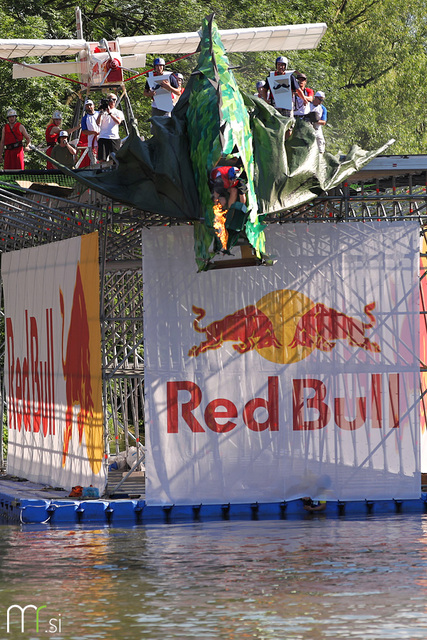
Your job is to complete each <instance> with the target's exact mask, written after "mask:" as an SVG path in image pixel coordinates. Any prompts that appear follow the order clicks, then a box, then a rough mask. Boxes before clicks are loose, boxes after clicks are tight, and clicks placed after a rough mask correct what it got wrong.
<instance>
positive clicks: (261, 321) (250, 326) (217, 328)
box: [188, 305, 281, 356]
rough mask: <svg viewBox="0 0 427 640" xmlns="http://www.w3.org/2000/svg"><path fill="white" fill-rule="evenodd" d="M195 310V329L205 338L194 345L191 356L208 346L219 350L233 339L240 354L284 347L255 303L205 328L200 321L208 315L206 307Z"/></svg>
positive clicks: (206, 348) (235, 348)
mask: <svg viewBox="0 0 427 640" xmlns="http://www.w3.org/2000/svg"><path fill="white" fill-rule="evenodd" d="M193 313H195V314H196V315H197V317H196V319H195V320H194V322H193V327H194V330H195V331H197V332H198V333H204V334H205V336H206V340H204V341H203V342H201V343H200V344H199V346H194V347H192V348H191V349H190V351H189V352H188V355H189V356H198V355H200V354H201V353H203V352H204V351H208V350H209V349H219V348H220V347H221V346H222V344H223V343H224V342H225V341H227V340H228V341H231V342H234V344H233V349H234V350H235V351H237V352H238V353H246V352H247V351H251V350H252V349H255V348H257V349H265V348H266V347H273V346H277V347H280V346H281V345H280V342H279V341H278V339H277V338H276V335H275V333H274V327H273V325H272V323H271V321H270V319H269V318H268V317H267V316H266V315H265V313H263V312H262V311H260V310H259V309H257V307H255V306H254V305H249V306H247V307H244V308H243V309H239V310H238V311H236V312H235V313H232V314H230V315H228V316H225V318H222V320H215V321H214V322H211V323H210V324H209V325H207V326H206V327H201V326H200V324H199V322H200V320H201V319H202V318H204V317H205V315H206V312H205V310H204V309H200V308H199V307H195V306H193Z"/></svg>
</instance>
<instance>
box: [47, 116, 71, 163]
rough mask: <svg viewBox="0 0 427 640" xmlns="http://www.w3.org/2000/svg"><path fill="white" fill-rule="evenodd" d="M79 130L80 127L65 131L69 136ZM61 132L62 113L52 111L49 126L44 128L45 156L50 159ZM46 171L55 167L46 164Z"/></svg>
mask: <svg viewBox="0 0 427 640" xmlns="http://www.w3.org/2000/svg"><path fill="white" fill-rule="evenodd" d="M78 129H80V126H78V127H74V128H70V129H67V132H68V134H69V135H70V134H71V133H73V131H77V130H78ZM60 131H62V113H61V112H60V111H57V110H56V111H54V112H53V113H52V118H51V120H50V121H49V124H48V125H47V127H46V132H45V138H46V144H47V149H46V155H47V156H49V157H51V155H52V150H53V149H54V148H55V146H56V144H57V142H58V136H59V132H60ZM46 169H48V170H52V169H56V167H55V166H54V165H53V164H52V163H51V162H49V161H48V162H47V165H46Z"/></svg>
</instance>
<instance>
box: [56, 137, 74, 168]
mask: <svg viewBox="0 0 427 640" xmlns="http://www.w3.org/2000/svg"><path fill="white" fill-rule="evenodd" d="M76 155H77V151H76V149H75V148H74V147H73V145H71V144H70V143H69V141H68V132H67V131H60V132H59V134H58V142H57V144H56V145H55V146H54V147H53V149H52V153H51V155H50V157H51V158H53V160H56V161H57V162H60V163H61V164H63V165H64V166H65V167H68V168H69V169H72V168H73V167H74V164H75V161H76ZM56 168H57V167H55V169H56Z"/></svg>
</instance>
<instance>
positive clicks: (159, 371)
mask: <svg viewBox="0 0 427 640" xmlns="http://www.w3.org/2000/svg"><path fill="white" fill-rule="evenodd" d="M267 250H268V252H269V253H270V254H271V255H274V256H275V257H276V260H277V261H276V263H275V265H274V266H271V267H266V266H265V267H263V266H259V267H247V268H234V269H224V270H218V271H209V272H206V273H196V266H195V262H194V252H193V233H192V228H191V227H184V226H183V227H169V228H165V227H161V228H158V229H157V228H156V229H150V230H149V231H145V232H144V242H143V253H144V258H143V267H144V318H145V319H144V335H145V389H146V429H147V433H146V444H147V448H148V452H147V461H146V470H147V487H146V492H147V502H148V503H149V504H169V503H175V504H198V503H211V504H212V503H228V502H233V503H236V502H255V501H259V502H269V501H280V500H289V499H294V498H298V497H301V496H305V495H309V496H311V497H312V498H323V499H340V500H350V499H365V498H366V499H389V498H390V499H392V498H396V499H397V498H399V499H403V498H414V497H419V496H420V493H421V487H420V485H421V477H420V460H419V456H420V452H419V447H420V438H419V432H420V419H419V384H420V376H419V308H418V301H419V292H418V291H419V282H418V276H419V226H418V224H417V223H416V222H414V223H412V222H407V223H384V222H383V223H372V224H368V223H365V224H362V223H360V224H359V223H353V224H344V223H342V224H313V225H310V226H308V225H305V224H295V225H283V226H279V225H276V226H270V227H269V228H268V229H267Z"/></svg>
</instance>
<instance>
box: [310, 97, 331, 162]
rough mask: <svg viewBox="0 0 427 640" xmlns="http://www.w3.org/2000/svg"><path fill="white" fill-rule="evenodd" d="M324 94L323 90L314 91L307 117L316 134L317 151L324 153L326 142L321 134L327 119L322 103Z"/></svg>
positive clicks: (326, 112)
mask: <svg viewBox="0 0 427 640" xmlns="http://www.w3.org/2000/svg"><path fill="white" fill-rule="evenodd" d="M324 99H325V94H324V93H323V91H316V93H315V94H314V98H313V102H312V103H311V105H310V113H309V114H308V117H309V118H310V122H311V124H312V125H313V128H314V132H315V134H316V140H317V146H318V149H319V153H325V148H326V142H325V137H324V135H323V127H324V126H325V124H326V121H327V119H328V111H327V109H326V107H325V105H324V104H323V101H324Z"/></svg>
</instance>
